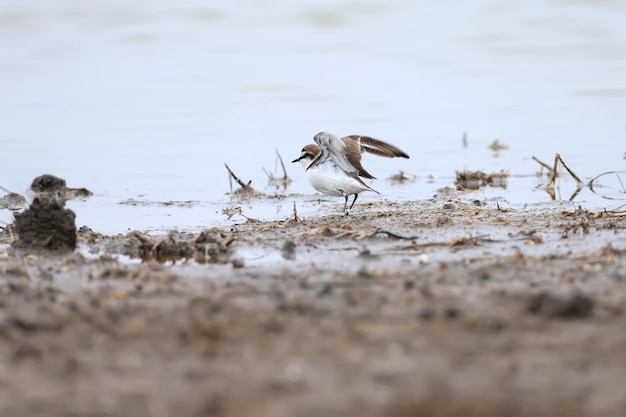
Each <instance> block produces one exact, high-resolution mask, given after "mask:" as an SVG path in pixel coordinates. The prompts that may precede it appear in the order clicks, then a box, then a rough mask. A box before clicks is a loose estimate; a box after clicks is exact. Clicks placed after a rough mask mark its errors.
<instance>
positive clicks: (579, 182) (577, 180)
mask: <svg viewBox="0 0 626 417" xmlns="http://www.w3.org/2000/svg"><path fill="white" fill-rule="evenodd" d="M556 157H557V158H559V161H561V163H562V164H563V166H564V167H565V169H566V170H567V172H569V174H570V175H571V176H572V177H573V178H574V179H575V180H576V182H577V183H578V185H579V186H582V185H585V183H584V182H582V181H581V180H580V178H578V176H577V175H576V174H574V172H573V171H572V170H571V169H569V168H568V166H567V165H565V161H564V160H563V158H561V155H560V154H558V153H557V154H556Z"/></svg>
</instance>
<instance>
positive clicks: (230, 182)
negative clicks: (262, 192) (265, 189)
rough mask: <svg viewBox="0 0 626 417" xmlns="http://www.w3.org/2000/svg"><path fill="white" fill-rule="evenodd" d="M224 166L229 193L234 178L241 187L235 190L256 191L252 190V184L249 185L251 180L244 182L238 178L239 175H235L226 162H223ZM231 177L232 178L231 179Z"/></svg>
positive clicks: (243, 191) (241, 191)
mask: <svg viewBox="0 0 626 417" xmlns="http://www.w3.org/2000/svg"><path fill="white" fill-rule="evenodd" d="M224 166H225V167H226V169H227V170H228V174H229V175H228V183H229V185H230V193H231V194H232V193H233V183H232V180H233V179H234V180H235V181H237V184H239V185H240V186H241V189H240V190H238V191H237V192H240V193H250V194H253V193H256V191H255V190H254V188H252V186H251V185H250V184H251V183H252V180H250V181H248V183H247V184H246V183H245V182H243V181H242V180H241V179H239V177H238V176H237V175H235V173H234V172H233V170H232V169H230V167H229V166H228V164H226V163H224ZM231 178H232V179H231Z"/></svg>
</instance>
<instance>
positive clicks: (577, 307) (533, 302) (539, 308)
mask: <svg viewBox="0 0 626 417" xmlns="http://www.w3.org/2000/svg"><path fill="white" fill-rule="evenodd" d="M593 307H594V301H593V299H592V298H590V297H588V296H586V295H583V294H578V293H575V294H570V295H561V296H558V295H554V294H550V293H548V292H540V293H538V294H535V295H533V296H531V297H530V298H529V299H528V301H527V303H526V311H528V312H529V313H531V314H534V315H537V316H541V317H545V318H552V319H583V318H587V317H589V316H591V314H593Z"/></svg>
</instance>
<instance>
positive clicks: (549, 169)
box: [532, 156, 552, 172]
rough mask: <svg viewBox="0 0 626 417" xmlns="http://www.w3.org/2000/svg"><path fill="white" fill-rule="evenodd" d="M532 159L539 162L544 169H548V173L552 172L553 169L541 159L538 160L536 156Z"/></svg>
mask: <svg viewBox="0 0 626 417" xmlns="http://www.w3.org/2000/svg"><path fill="white" fill-rule="evenodd" d="M532 159H533V160H534V161H535V162H537V163H538V164H539V165H541V166H542V167H544V168H545V169H547V170H548V172H552V168H551V167H550V166H549V165H548V164H546V163H545V162H542V161H540V160H539V159H537V158H536V157H534V156H533V157H532Z"/></svg>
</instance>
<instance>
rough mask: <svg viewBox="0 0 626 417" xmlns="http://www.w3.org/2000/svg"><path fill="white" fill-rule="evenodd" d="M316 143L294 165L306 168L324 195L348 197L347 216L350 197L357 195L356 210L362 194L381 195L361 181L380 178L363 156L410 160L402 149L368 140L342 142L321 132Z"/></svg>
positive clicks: (349, 138)
mask: <svg viewBox="0 0 626 417" xmlns="http://www.w3.org/2000/svg"><path fill="white" fill-rule="evenodd" d="M313 139H314V140H315V143H316V144H309V145H306V146H305V147H304V148H302V153H301V154H300V156H299V157H298V158H296V159H294V160H293V161H292V162H300V163H301V164H302V166H303V167H304V168H305V170H306V173H307V175H308V177H309V182H310V183H311V185H312V186H313V188H315V189H316V190H317V191H319V192H320V193H324V194H328V195H333V196H344V197H345V199H346V200H345V203H344V205H343V212H344V213H345V214H348V212H347V208H348V196H350V195H354V200H352V204H351V205H350V209H352V206H354V203H355V201H356V199H357V197H358V196H359V193H360V192H363V191H373V192H375V193H377V194H380V193H379V192H378V191H376V190H374V189H373V188H372V187H370V186H369V185H367V184H366V183H365V182H363V180H362V179H361V178H360V177H363V178H367V179H375V178H376V177H374V176H373V175H372V174H370V173H369V172H367V171H366V170H365V168H363V165H361V154H362V153H363V152H369V153H372V154H374V155H378V156H385V157H388V158H395V157H402V158H408V157H409V155H407V154H406V153H404V152H403V151H402V150H400V149H399V148H397V147H395V146H393V145H390V144H388V143H386V142H383V141H382V140H378V139H374V138H370V137H368V136H360V135H351V136H346V137H345V138H342V139H339V138H337V137H335V136H333V135H332V134H330V133H327V132H320V133H318V134H317V135H315V137H314V138H313Z"/></svg>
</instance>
